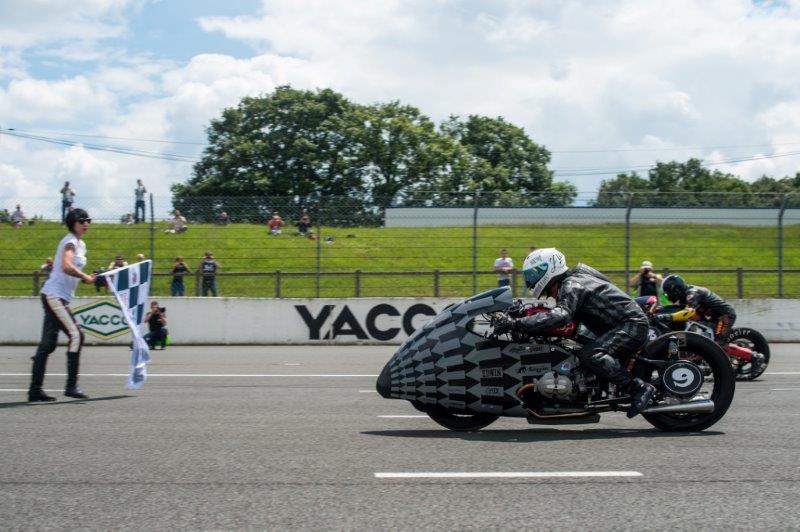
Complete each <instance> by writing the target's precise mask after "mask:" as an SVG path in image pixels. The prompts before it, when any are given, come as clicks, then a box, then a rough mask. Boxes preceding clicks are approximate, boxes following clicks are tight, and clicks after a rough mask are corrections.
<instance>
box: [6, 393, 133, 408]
mask: <svg viewBox="0 0 800 532" xmlns="http://www.w3.org/2000/svg"><path fill="white" fill-rule="evenodd" d="M128 397H136V396H135V395H109V396H106V397H91V398H89V399H71V400H69V401H53V402H50V403H29V402H28V401H16V402H13V403H0V409H2V408H17V407H20V406H58V405H75V404H83V403H93V402H95V401H113V400H114V399H126V398H128Z"/></svg>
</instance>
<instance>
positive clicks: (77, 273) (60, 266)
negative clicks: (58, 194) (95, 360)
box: [28, 209, 96, 402]
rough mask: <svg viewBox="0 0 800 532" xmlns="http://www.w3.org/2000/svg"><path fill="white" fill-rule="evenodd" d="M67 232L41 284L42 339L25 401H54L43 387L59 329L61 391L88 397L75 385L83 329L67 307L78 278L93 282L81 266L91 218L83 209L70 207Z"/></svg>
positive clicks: (34, 359) (87, 282) (80, 397)
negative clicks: (63, 364)
mask: <svg viewBox="0 0 800 532" xmlns="http://www.w3.org/2000/svg"><path fill="white" fill-rule="evenodd" d="M64 223H65V224H66V226H67V228H68V229H69V233H67V235H66V236H65V237H64V238H62V239H61V241H60V242H59V243H58V247H57V248H56V254H55V261H54V262H53V271H52V272H51V273H50V276H49V277H48V278H47V281H45V283H44V286H43V287H42V295H41V299H42V305H43V306H44V325H43V327H42V339H41V341H40V342H39V347H38V348H37V349H36V354H35V355H34V356H33V367H32V368H31V384H30V387H29V388H28V401H31V402H36V401H55V398H54V397H50V396H49V395H47V394H45V393H44V391H43V390H42V384H43V383H44V374H45V370H46V368H47V358H48V357H49V356H50V353H52V352H53V351H55V350H56V344H57V342H58V331H64V332H65V333H66V334H67V336H68V337H69V344H68V347H67V384H66V388H65V389H64V395H66V396H67V397H74V398H76V399H87V398H88V396H87V395H86V394H84V393H83V391H82V390H81V389H80V388H78V367H79V363H80V356H81V347H82V346H83V332H81V330H80V329H79V328H78V322H76V321H75V318H74V317H73V316H72V313H71V312H70V310H69V306H68V305H69V302H70V301H71V300H72V298H73V296H74V295H75V288H76V287H77V285H78V281H83V282H84V283H86V284H92V283H94V280H95V277H96V275H95V274H91V275H89V274H86V273H84V272H83V271H82V268H83V267H84V266H86V244H85V243H84V241H83V236H84V234H86V231H88V230H89V224H91V223H92V219H91V218H89V213H87V212H86V211H85V210H83V209H73V210H72V211H70V212H69V213H68V214H67V216H66V219H65V221H64Z"/></svg>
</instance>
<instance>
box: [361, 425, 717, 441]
mask: <svg viewBox="0 0 800 532" xmlns="http://www.w3.org/2000/svg"><path fill="white" fill-rule="evenodd" d="M361 434H365V435H367V436H383V437H392V438H426V439H428V438H439V439H457V440H464V441H490V442H502V443H532V442H549V441H581V440H613V439H621V438H687V437H698V436H699V437H708V436H720V435H722V434H725V433H724V432H718V431H713V430H706V431H702V432H662V431H660V430H658V429H654V428H652V429H588V430H580V431H578V430H559V429H550V428H547V429H544V428H536V429H527V430H486V431H483V432H454V431H448V430H445V429H442V430H371V431H364V432H362V433H361Z"/></svg>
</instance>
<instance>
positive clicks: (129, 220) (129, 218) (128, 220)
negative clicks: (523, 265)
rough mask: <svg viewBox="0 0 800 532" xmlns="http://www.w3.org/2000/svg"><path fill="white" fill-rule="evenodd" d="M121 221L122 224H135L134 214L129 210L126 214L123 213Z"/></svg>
mask: <svg viewBox="0 0 800 532" xmlns="http://www.w3.org/2000/svg"><path fill="white" fill-rule="evenodd" d="M119 223H121V224H122V225H133V223H134V220H133V215H132V214H131V213H129V212H127V213H125V214H124V215H122V218H120V219H119Z"/></svg>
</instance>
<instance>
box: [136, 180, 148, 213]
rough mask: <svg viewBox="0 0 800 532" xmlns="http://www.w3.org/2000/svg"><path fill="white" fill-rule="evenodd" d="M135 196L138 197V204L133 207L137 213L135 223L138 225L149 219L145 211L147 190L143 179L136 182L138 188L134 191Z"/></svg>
mask: <svg viewBox="0 0 800 532" xmlns="http://www.w3.org/2000/svg"><path fill="white" fill-rule="evenodd" d="M133 194H134V196H135V197H136V204H135V205H134V207H133V210H134V212H135V213H136V216H135V219H134V222H135V223H137V224H138V223H139V222H140V221H142V222H143V221H145V219H146V218H147V217H146V216H145V209H144V195H145V194H147V189H146V188H144V185H143V184H142V180H141V179H137V180H136V188H135V189H133ZM139 209H141V210H142V217H141V218H139Z"/></svg>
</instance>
